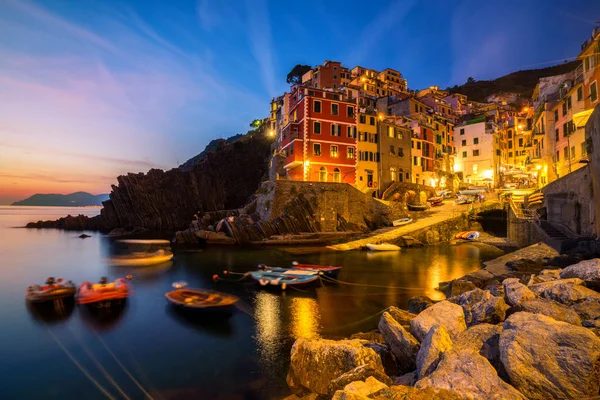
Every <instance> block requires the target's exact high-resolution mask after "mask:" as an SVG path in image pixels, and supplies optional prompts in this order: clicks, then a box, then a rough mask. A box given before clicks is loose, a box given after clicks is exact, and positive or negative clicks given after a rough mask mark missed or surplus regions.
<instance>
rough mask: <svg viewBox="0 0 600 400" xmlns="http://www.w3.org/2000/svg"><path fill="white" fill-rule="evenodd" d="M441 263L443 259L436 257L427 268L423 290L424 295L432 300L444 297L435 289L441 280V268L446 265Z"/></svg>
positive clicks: (444, 261) (443, 261)
mask: <svg viewBox="0 0 600 400" xmlns="http://www.w3.org/2000/svg"><path fill="white" fill-rule="evenodd" d="M443 263H446V260H445V259H440V258H439V257H436V258H435V259H434V260H433V262H432V263H431V265H430V266H429V268H428V269H427V275H426V277H425V286H426V288H427V289H426V290H425V295H426V296H428V297H429V298H431V299H432V300H443V299H444V297H445V296H444V294H443V293H442V292H440V291H438V290H436V289H437V288H438V287H439V286H440V282H441V281H442V270H443V269H444V268H445V267H446V266H442V264H443Z"/></svg>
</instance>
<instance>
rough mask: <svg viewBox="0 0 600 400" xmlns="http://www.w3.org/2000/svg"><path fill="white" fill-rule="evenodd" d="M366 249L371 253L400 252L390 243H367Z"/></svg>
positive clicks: (397, 247)
mask: <svg viewBox="0 0 600 400" xmlns="http://www.w3.org/2000/svg"><path fill="white" fill-rule="evenodd" d="M367 249H369V250H371V251H400V247H399V246H396V245H395V244H390V243H381V244H374V243H368V244H367Z"/></svg>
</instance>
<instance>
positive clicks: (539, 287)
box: [529, 278, 583, 296]
mask: <svg viewBox="0 0 600 400" xmlns="http://www.w3.org/2000/svg"><path fill="white" fill-rule="evenodd" d="M565 283H572V284H574V285H582V284H583V281H582V280H581V279H579V278H569V279H556V280H553V281H549V282H542V283H536V284H534V285H531V286H529V289H530V290H531V291H532V292H533V293H535V294H537V295H538V296H542V295H543V293H544V292H545V291H546V290H548V289H550V288H552V287H554V286H557V285H563V284H565Z"/></svg>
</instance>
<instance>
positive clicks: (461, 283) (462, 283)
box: [444, 279, 477, 297]
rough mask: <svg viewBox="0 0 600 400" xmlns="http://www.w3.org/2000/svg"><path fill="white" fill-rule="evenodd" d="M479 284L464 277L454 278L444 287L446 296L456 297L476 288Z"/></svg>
mask: <svg viewBox="0 0 600 400" xmlns="http://www.w3.org/2000/svg"><path fill="white" fill-rule="evenodd" d="M476 287H477V286H475V284H474V283H473V282H470V281H467V280H464V279H454V280H453V281H452V282H450V283H449V284H448V286H446V288H445V289H444V294H445V295H446V297H454V296H458V295H460V294H463V293H465V292H470V291H471V290H473V289H475V288H476Z"/></svg>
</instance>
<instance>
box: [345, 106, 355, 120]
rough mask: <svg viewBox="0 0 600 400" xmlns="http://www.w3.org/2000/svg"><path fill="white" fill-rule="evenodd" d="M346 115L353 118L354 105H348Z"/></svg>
mask: <svg viewBox="0 0 600 400" xmlns="http://www.w3.org/2000/svg"><path fill="white" fill-rule="evenodd" d="M346 115H348V118H354V107H352V106H348V111H347V114H346Z"/></svg>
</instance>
